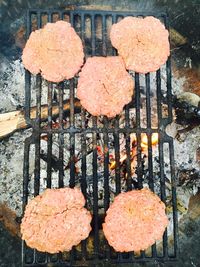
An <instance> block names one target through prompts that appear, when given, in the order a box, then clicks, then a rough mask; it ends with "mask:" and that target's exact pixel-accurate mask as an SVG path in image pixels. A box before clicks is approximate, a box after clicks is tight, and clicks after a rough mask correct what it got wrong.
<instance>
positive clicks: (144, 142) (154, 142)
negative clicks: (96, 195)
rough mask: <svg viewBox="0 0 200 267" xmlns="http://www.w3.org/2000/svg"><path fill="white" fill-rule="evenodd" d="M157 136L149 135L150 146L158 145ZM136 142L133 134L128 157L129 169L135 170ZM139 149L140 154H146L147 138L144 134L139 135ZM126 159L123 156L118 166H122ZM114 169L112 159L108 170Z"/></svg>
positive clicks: (154, 134) (155, 134)
mask: <svg viewBox="0 0 200 267" xmlns="http://www.w3.org/2000/svg"><path fill="white" fill-rule="evenodd" d="M158 140H159V135H158V133H153V134H152V135H151V144H152V146H155V145H157V144H158ZM136 142H137V138H136V135H135V134H132V135H131V144H132V145H133V148H132V150H131V153H130V156H131V169H135V167H136V165H137V162H136V158H137V157H136V156H137V149H136V146H137V145H136ZM141 148H142V152H143V153H145V154H148V137H147V135H146V134H145V133H143V134H141ZM126 158H127V155H126V154H124V155H122V156H121V157H120V160H119V162H120V164H122V163H123V162H124V161H125V160H126ZM115 167H116V161H115V160H114V159H113V158H112V161H111V162H110V170H113V169H115Z"/></svg>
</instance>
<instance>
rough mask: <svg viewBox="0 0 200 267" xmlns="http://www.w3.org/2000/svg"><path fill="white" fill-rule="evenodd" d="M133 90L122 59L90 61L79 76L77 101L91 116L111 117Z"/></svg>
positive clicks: (126, 100)
mask: <svg viewBox="0 0 200 267" xmlns="http://www.w3.org/2000/svg"><path fill="white" fill-rule="evenodd" d="M133 89H134V83H133V80H132V78H131V76H130V75H129V74H128V73H127V71H126V69H125V65H124V62H123V60H122V58H121V57H91V58H88V59H87V61H86V63H85V65H84V66H83V68H82V71H81V72H80V78H79V81H78V87H77V97H78V98H79V99H80V102H81V104H82V106H83V107H84V108H85V109H86V110H87V111H88V112H90V113H91V114H92V115H93V116H98V115H105V116H107V117H114V116H115V115H117V114H119V113H120V112H121V111H122V109H123V107H124V105H126V104H128V103H129V102H130V101H131V99H132V96H133Z"/></svg>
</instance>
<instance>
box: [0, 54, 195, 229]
mask: <svg viewBox="0 0 200 267" xmlns="http://www.w3.org/2000/svg"><path fill="white" fill-rule="evenodd" d="M1 59H2V60H1V67H2V70H3V71H2V73H1V74H0V75H1V76H0V96H1V99H2V102H1V103H2V104H1V112H2V113H3V112H8V111H12V110H15V109H16V108H18V107H21V105H23V103H24V69H23V66H22V64H21V61H20V60H16V61H14V62H12V63H11V62H8V61H7V60H6V59H5V58H3V57H2V56H1ZM141 77H142V76H141ZM161 77H162V84H163V85H164V87H163V88H166V73H165V72H164V68H163V69H162V70H161ZM155 79H156V77H155V76H154V74H152V75H151V94H152V95H151V100H152V105H151V106H152V109H151V115H152V126H153V127H155V128H156V127H157V115H156V114H157V106H156V97H155V96H156V80H155ZM34 84H35V82H34V79H33V87H34V86H35V85H34ZM182 84H183V80H182V79H180V80H178V79H175V78H174V79H173V93H174V94H180V93H181V92H182V91H183V87H182ZM140 86H141V118H142V120H141V123H142V125H141V126H142V127H145V126H146V110H145V80H144V77H142V78H141V80H140ZM54 91H55V92H58V89H56V88H55V90H54ZM35 94H36V93H35V92H34V90H33V94H32V99H31V104H32V106H34V105H35V99H36V96H35ZM163 94H165V92H164V91H163ZM67 98H69V90H65V92H64V99H67ZM45 103H47V85H46V83H45V82H43V84H42V104H45ZM165 112H166V110H165V107H164V108H163V114H165ZM86 120H87V125H88V126H89V127H90V126H91V125H92V119H91V116H90V115H89V114H86ZM65 123H66V125H65V126H66V127H68V126H69V119H68V118H66V121H65ZM109 123H110V125H113V123H114V121H112V120H111V121H109ZM134 124H135V109H134V108H133V107H131V108H130V125H131V126H133V125H134ZM75 125H76V127H80V126H81V125H82V121H81V116H80V115H79V114H76V122H75ZM124 125H125V115H124V112H122V114H121V115H120V127H121V128H123V127H124ZM98 126H99V127H102V126H103V118H101V117H99V118H98ZM179 128H180V126H179V125H177V124H175V123H174V124H173V132H176V133H177V131H178V129H179ZM199 130H200V128H199V127H196V128H194V129H193V130H192V131H190V132H188V133H183V134H182V135H181V136H180V137H179V139H177V138H175V136H174V151H175V164H176V174H177V176H178V177H179V178H180V175H179V174H180V171H181V170H184V169H189V170H191V169H195V171H196V172H198V173H200V165H199V163H198V160H197V159H196V151H197V148H198V147H199V144H200V135H199ZM31 132H32V130H31V129H27V130H23V131H20V132H17V133H14V134H13V135H12V136H10V137H7V138H5V139H4V140H2V141H1V143H0V166H1V172H0V173H1V174H0V201H1V202H6V204H7V205H8V206H9V207H10V208H11V209H12V210H14V211H16V212H17V214H18V216H20V215H21V214H22V187H23V160H24V141H25V139H26V138H27V137H29V136H30V135H31ZM97 139H98V144H97V145H98V158H97V163H98V173H97V175H98V204H99V208H102V207H103V199H104V182H103V181H104V163H103V162H104V157H103V153H104V148H103V144H104V141H103V136H102V135H99V136H98V138H97ZM108 139H109V140H108V150H109V155H110V159H109V161H110V163H111V162H112V161H113V160H115V150H114V137H113V135H112V134H110V135H109V138H108ZM59 147H60V143H59V136H58V135H57V134H55V135H53V145H52V155H53V158H54V163H55V164H54V166H52V177H51V178H52V188H57V187H58V177H59V172H60V169H59V167H58V166H57V165H56V162H57V161H58V159H59ZM70 147H71V146H70V137H69V135H67V134H66V135H65V136H64V144H63V157H64V159H63V164H64V179H63V183H64V186H69V183H70V166H71V165H72V166H73V168H74V169H75V177H74V179H75V184H76V186H78V187H80V182H81V177H82V173H81V162H82V161H81V160H82V157H83V155H82V147H81V136H80V135H79V134H77V135H76V137H75V158H76V159H75V160H73V161H72V159H71V157H70V152H69V151H70ZM86 147H87V150H86V161H87V172H86V181H87V198H88V206H89V207H92V203H93V190H92V185H93V168H92V160H93V146H92V136H91V135H89V134H88V135H87V136H86ZM131 149H132V147H131ZM125 153H126V150H125V138H124V136H123V135H121V136H120V156H123V155H124V154H125ZM40 154H41V160H40V164H41V170H40V193H41V192H42V191H44V190H45V188H46V186H47V162H46V161H45V156H46V155H47V141H45V140H44V139H42V138H41V150H40ZM143 156H145V153H144V155H143ZM146 156H148V155H146ZM164 156H165V157H164V158H165V169H164V173H165V178H166V184H165V186H166V197H167V201H166V202H167V203H166V204H167V211H168V216H169V219H170V220H171V218H172V208H171V174H170V164H169V163H170V162H169V148H168V146H164ZM58 165H59V163H58ZM34 168H35V147H34V145H31V146H30V161H29V198H33V195H34ZM62 171H63V170H62ZM120 176H121V191H126V190H127V179H126V177H125V170H124V167H123V166H122V171H121V173H120ZM153 176H154V182H155V192H156V193H157V194H158V195H160V169H159V162H158V147H157V146H154V147H153ZM148 177H149V173H148V164H147V160H144V169H143V177H142V179H143V184H144V187H148V186H149V185H148V184H149V183H148V182H149V180H148ZM199 180H200V179H199V176H198V179H196V180H195V181H193V182H191V184H190V186H185V184H184V183H182V184H179V182H177V183H178V184H177V186H178V188H177V192H178V212H179V219H180V218H181V217H182V215H183V214H184V213H186V212H187V209H188V203H189V199H190V196H191V195H193V194H195V193H196V192H197V188H198V186H199ZM132 181H133V188H136V187H137V174H136V172H135V165H134V164H133V165H132ZM109 189H110V200H111V202H112V200H113V198H114V196H115V194H116V179H115V170H109ZM172 228H173V224H172V223H171V224H170V226H169V229H168V232H169V233H171V232H172Z"/></svg>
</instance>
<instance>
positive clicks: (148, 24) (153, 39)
mask: <svg viewBox="0 0 200 267" xmlns="http://www.w3.org/2000/svg"><path fill="white" fill-rule="evenodd" d="M168 37H169V33H168V31H167V30H166V29H165V27H164V25H163V24H162V23H161V22H160V20H158V19H156V18H154V17H146V18H144V19H143V18H135V17H126V18H124V19H122V20H121V21H120V22H118V23H116V24H113V26H112V27H111V32H110V39H111V43H112V45H113V46H114V47H115V48H116V49H117V50H118V53H119V55H120V56H122V57H123V59H124V61H125V64H126V68H127V69H128V70H133V71H135V72H139V73H147V72H150V71H156V70H158V69H159V68H160V66H161V65H163V64H164V63H165V62H166V60H167V58H168V56H169V54H170V46H169V40H168Z"/></svg>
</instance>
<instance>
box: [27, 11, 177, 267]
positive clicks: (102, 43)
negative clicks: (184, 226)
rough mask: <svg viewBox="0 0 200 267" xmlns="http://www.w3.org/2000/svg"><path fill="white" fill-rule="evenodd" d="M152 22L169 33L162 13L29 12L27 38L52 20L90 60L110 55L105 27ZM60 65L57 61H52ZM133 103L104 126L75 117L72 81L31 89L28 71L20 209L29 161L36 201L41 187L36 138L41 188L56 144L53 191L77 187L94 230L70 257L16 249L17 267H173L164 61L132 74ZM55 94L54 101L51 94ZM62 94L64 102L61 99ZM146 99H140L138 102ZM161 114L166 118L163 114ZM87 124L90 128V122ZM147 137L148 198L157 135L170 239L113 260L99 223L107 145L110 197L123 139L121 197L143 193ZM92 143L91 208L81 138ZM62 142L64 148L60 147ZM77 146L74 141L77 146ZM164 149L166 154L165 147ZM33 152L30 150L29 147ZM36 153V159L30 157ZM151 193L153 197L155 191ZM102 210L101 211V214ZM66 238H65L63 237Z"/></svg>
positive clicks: (118, 177) (171, 159)
mask: <svg viewBox="0 0 200 267" xmlns="http://www.w3.org/2000/svg"><path fill="white" fill-rule="evenodd" d="M147 15H152V16H155V17H157V18H159V19H160V20H161V21H162V22H163V23H164V24H165V26H166V28H168V17H167V15H166V14H155V13H143V12H141V13H135V12H131V11H130V12H113V11H93V10H90V11H87V10H73V11H64V10H62V11H61V10H30V11H28V16H27V37H28V36H29V34H30V32H31V31H32V30H34V29H36V28H41V27H42V26H43V25H44V24H45V23H47V22H52V21H55V20H58V19H64V20H67V21H69V22H71V24H72V25H73V26H74V28H75V30H76V31H77V33H78V34H79V36H80V37H81V39H82V41H83V44H84V49H85V54H86V55H87V56H94V55H103V56H106V55H116V51H115V49H113V48H112V46H111V43H110V40H109V26H111V25H112V24H113V23H115V22H116V21H118V20H119V19H121V18H123V17H125V16H143V17H144V16H147ZM58 60H59V59H58ZM163 73H165V75H166V79H165V83H163V81H162V77H161V76H162V75H163ZM132 75H134V76H135V97H134V99H133V100H132V102H131V103H130V104H129V105H127V106H126V107H125V109H124V113H123V116H124V123H123V124H122V125H121V121H120V117H121V115H119V116H116V118H114V119H112V120H108V118H106V117H102V118H101V123H99V119H98V118H96V117H90V116H89V114H88V113H87V112H86V111H85V110H84V109H83V108H81V110H79V111H78V113H77V112H76V101H77V100H76V98H75V94H76V84H77V79H78V78H77V77H75V78H74V79H71V80H69V81H64V82H63V83H60V84H58V85H55V84H53V83H50V82H49V83H46V85H47V90H46V91H44V90H43V84H44V83H45V81H44V80H43V79H42V78H41V76H40V75H37V76H36V78H35V84H34V86H33V80H34V77H33V76H32V75H31V74H30V73H29V72H28V71H26V73H25V117H26V121H27V123H28V124H29V125H31V126H32V128H33V133H32V136H31V137H30V138H28V139H27V140H26V142H25V152H24V185H23V207H25V205H26V203H27V201H28V198H29V197H32V196H31V192H30V182H31V179H32V178H31V174H30V164H29V161H30V157H34V160H35V165H34V179H33V180H34V193H33V195H34V196H36V195H38V194H39V193H40V188H41V183H40V177H41V162H42V160H44V155H43V154H42V151H41V137H42V136H43V135H45V136H46V142H47V155H46V158H45V160H46V173H47V176H46V187H47V188H51V187H52V170H53V168H55V166H54V167H53V165H54V163H55V162H54V161H55V159H54V158H53V152H52V146H53V140H54V138H57V142H58V144H59V147H58V160H57V162H56V164H57V174H58V176H57V187H63V186H70V187H74V186H75V185H79V186H80V187H81V190H82V192H83V194H84V196H85V197H86V200H87V206H88V208H89V209H90V210H91V212H92V213H93V222H92V226H93V231H92V233H91V235H90V238H88V239H87V240H86V241H83V242H82V244H81V246H79V247H78V248H77V247H76V248H73V249H72V251H71V252H69V253H63V254H62V253H60V254H56V255H49V254H47V253H40V252H37V251H36V250H32V249H30V248H28V247H26V245H25V243H24V242H23V244H22V261H23V266H88V265H90V264H93V265H95V266H96V265H98V264H99V263H103V262H105V263H107V264H111V263H133V262H145V261H153V262H156V261H161V262H163V261H170V260H175V259H176V258H177V254H178V236H177V234H178V228H177V227H178V226H177V209H176V189H175V184H176V183H175V170H174V153H173V139H172V138H171V137H169V136H167V135H166V133H165V127H166V125H167V124H169V123H171V122H172V95H171V67H170V59H168V61H167V63H166V64H165V65H164V66H163V68H162V70H161V69H159V70H158V71H157V72H156V73H153V74H152V73H150V74H149V73H148V74H146V75H143V77H142V75H140V74H138V73H135V74H133V73H132ZM152 75H154V77H155V81H156V82H155V88H154V90H155V92H156V93H155V98H156V103H157V104H156V116H157V123H156V126H155V125H153V123H152V119H153V118H152V108H153V106H152V103H151V100H152V95H151V91H152V88H151V86H152V84H151V77H152ZM141 79H144V81H145V86H144V87H145V118H146V124H145V125H143V123H142V120H143V118H142V116H143V115H142V114H141V86H140V82H141ZM55 87H56V88H57V89H58V90H56V92H57V95H56V96H55V94H54V93H53V92H54V90H53V89H54V88H55ZM44 94H46V96H45V97H46V100H47V103H48V122H47V126H46V127H44V126H43V123H42V120H41V105H42V100H41V99H42V96H43V95H44ZM66 95H67V97H66ZM143 97H144V96H143ZM32 98H35V103H36V106H37V112H36V115H37V116H36V119H35V120H33V119H31V117H30V108H31V100H32ZM65 98H66V99H67V100H68V101H69V104H70V109H69V111H68V124H67V125H66V124H65V121H64V119H65V115H66V114H65V112H64V111H63V103H64V100H66V99H65ZM55 103H57V105H58V106H59V115H58V121H57V127H56V128H55V127H53V124H54V120H53V117H52V106H53V105H54V104H55ZM163 109H165V112H163ZM131 110H132V111H133V110H134V112H135V122H134V123H133V122H132V119H131V118H130V112H131ZM78 117H79V122H80V123H79V125H77V120H78V119H77V118H78ZM88 118H89V120H90V123H89V122H88ZM133 133H134V134H135V136H136V139H137V155H136V157H137V167H136V173H137V179H138V180H137V183H134V182H133V179H132V173H131V155H130V153H131V134H133ZM144 133H145V134H146V135H147V139H148V157H147V163H148V174H147V179H148V185H149V188H150V189H151V190H152V191H154V190H155V191H156V190H157V189H155V183H156V179H157V178H156V177H155V176H154V158H153V149H152V144H151V135H152V134H153V133H158V134H159V142H158V158H157V162H158V164H159V181H157V184H159V185H157V187H159V192H158V194H159V195H160V197H161V199H162V200H163V201H164V202H165V203H167V201H168V200H167V196H166V187H169V185H170V189H169V188H168V190H170V194H171V199H170V201H171V206H172V212H171V220H172V227H173V230H172V234H171V236H170V237H168V235H167V231H165V233H164V236H163V241H162V242H161V243H160V244H158V245H157V246H156V245H153V246H152V248H151V251H150V252H149V251H148V252H142V253H141V254H140V255H138V254H134V252H131V253H116V252H115V251H114V250H113V249H112V248H110V247H109V245H108V243H107V241H106V240H105V238H104V237H102V230H101V223H102V221H103V218H104V216H105V212H106V210H107V209H108V207H109V204H110V196H111V191H110V187H109V175H110V169H109V156H110V154H109V145H110V139H111V138H112V140H113V148H114V151H115V152H114V156H115V161H116V166H115V170H114V172H115V192H114V194H115V195H117V194H119V193H120V192H121V190H123V189H122V181H121V175H120V140H121V135H123V136H124V140H125V149H126V153H127V159H126V165H125V168H126V173H127V178H126V190H131V189H134V188H142V187H143V182H144V179H143V176H144V168H143V159H142V152H141V151H142V149H141V134H144ZM88 135H90V136H91V140H92V143H91V144H90V145H91V146H92V151H91V154H92V163H91V164H92V178H91V181H90V185H91V186H92V204H91V205H89V203H88V202H89V200H88V194H87V187H88V186H89V182H88V180H87V151H88V143H87V136H88ZM100 135H101V136H102V140H103V144H102V147H103V153H104V156H103V163H102V164H103V168H104V170H103V188H104V192H103V204H102V206H101V207H100V204H99V200H98V179H99V175H98V172H99V169H98V149H97V148H98V147H97V144H98V139H99V136H100ZM66 137H67V141H66ZM77 140H78V141H77ZM77 142H79V143H80V145H81V147H80V148H79V149H80V150H81V153H82V157H81V159H80V160H81V169H80V172H81V179H78V180H77V174H76V166H75V160H74V159H75V156H76V153H75V152H76V144H77ZM165 145H167V146H168V150H167V151H168V155H166V150H165V149H164V146H165ZM66 146H67V147H68V150H69V154H70V155H69V157H70V162H69V166H68V167H69V176H70V179H69V181H68V183H67V184H66V181H65V178H66V177H65V176H66V175H65V166H64V155H65V147H66ZM31 147H34V149H33V150H31V149H30V148H31ZM33 151H34V152H33ZM165 157H168V158H169V170H168V175H170V183H167V184H166V173H165V167H166V166H165V165H166V163H165ZM156 192H157V191H156ZM100 210H101V214H100ZM102 210H103V212H102ZM66 238H67V237H66Z"/></svg>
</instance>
